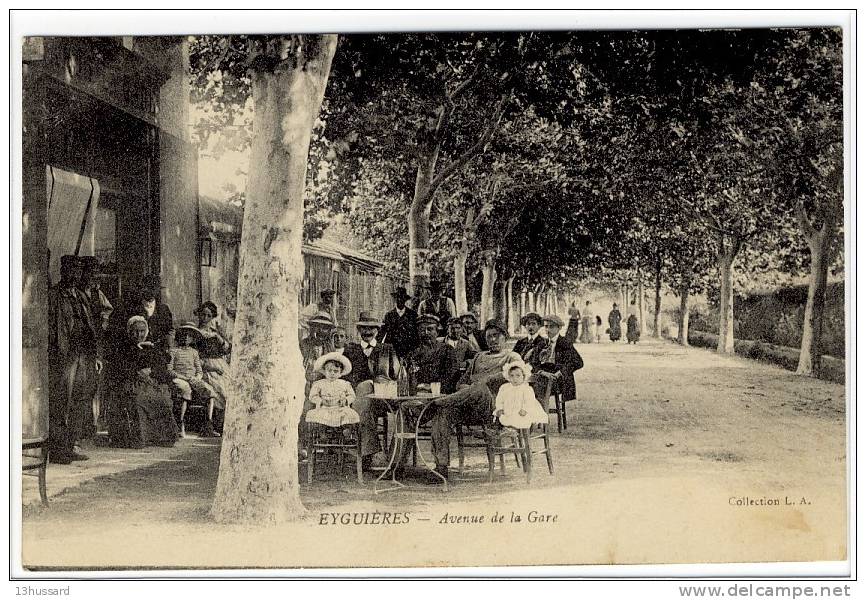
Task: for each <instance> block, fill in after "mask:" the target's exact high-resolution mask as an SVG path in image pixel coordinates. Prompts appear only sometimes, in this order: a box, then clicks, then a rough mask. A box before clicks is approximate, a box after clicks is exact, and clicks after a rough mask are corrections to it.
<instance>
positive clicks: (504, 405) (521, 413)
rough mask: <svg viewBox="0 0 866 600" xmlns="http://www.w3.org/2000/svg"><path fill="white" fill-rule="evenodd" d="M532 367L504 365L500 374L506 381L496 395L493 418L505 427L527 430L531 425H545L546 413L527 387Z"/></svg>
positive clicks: (530, 387) (514, 364) (519, 363)
mask: <svg viewBox="0 0 866 600" xmlns="http://www.w3.org/2000/svg"><path fill="white" fill-rule="evenodd" d="M531 373H532V367H531V366H529V365H528V364H526V363H525V362H523V361H522V360H520V361H512V362H509V363H506V364H505V366H503V367H502V374H503V375H505V378H506V379H508V383H503V384H502V386H500V388H499V392H498V393H497V394H496V408H495V410H494V411H493V417H494V418H498V419H499V422H500V423H501V424H502V425H503V426H505V427H513V428H514V429H529V428H530V427H531V426H532V424H533V423H547V419H548V416H547V411H546V410H544V408H542V406H541V404H539V403H538V400H536V399H535V392H534V391H533V390H532V386H530V385H529V382H528V379H529V375H530V374H531Z"/></svg>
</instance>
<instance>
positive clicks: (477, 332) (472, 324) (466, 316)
mask: <svg viewBox="0 0 866 600" xmlns="http://www.w3.org/2000/svg"><path fill="white" fill-rule="evenodd" d="M460 321H462V323H463V335H465V336H466V339H467V340H468V341H469V343H470V344H472V347H473V348H474V349H475V351H476V352H478V351H480V350H487V340H485V339H484V330H483V329H478V318H477V317H476V316H475V315H474V314H472V313H471V312H467V313H463V314H462V315H460Z"/></svg>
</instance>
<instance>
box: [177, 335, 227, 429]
mask: <svg viewBox="0 0 866 600" xmlns="http://www.w3.org/2000/svg"><path fill="white" fill-rule="evenodd" d="M197 333H198V329H197V328H196V327H195V326H194V325H192V324H188V323H184V324H183V325H182V326H181V327H179V328H178V330H177V332H176V333H175V334H172V333H171V332H170V333H169V336H168V342H169V351H168V352H169V355H170V356H171V360H170V361H169V363H168V373H169V375H170V376H171V378H172V380H171V383H172V387H174V389H175V390H176V391H177V393H178V394H179V395H180V397H181V400H182V401H181V405H180V435H181V436H182V437H186V425H185V424H184V417H186V407H187V403H188V402H190V401H192V399H193V394H195V396H196V397H197V398H202V399H206V400H207V422H206V423H205V425H204V429H203V430H202V433H201V435H202V437H219V435H220V434H219V433H217V432H216V431H215V430H214V427H213V409H214V401H215V396H216V392H215V391H214V390H213V388H212V387H211V386H209V385H208V384H206V383H205V382H204V381H203V380H202V377H203V375H204V373H203V371H202V368H201V359H200V358H199V356H198V351H197V350H196V349H195V348H193V347H192V343H193V339H194V337H195V336H196V334H197ZM175 339H176V340H177V344H178V345H175V343H174V342H175Z"/></svg>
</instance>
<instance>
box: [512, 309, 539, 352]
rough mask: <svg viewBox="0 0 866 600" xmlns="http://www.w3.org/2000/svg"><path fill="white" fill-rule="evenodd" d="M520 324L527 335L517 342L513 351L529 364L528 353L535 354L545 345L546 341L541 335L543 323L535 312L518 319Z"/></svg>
mask: <svg viewBox="0 0 866 600" xmlns="http://www.w3.org/2000/svg"><path fill="white" fill-rule="evenodd" d="M520 324H521V325H522V326H523V327H525V328H526V333H527V334H528V335H527V336H526V337H525V338H521V339H519V340H517V343H516V344H514V351H515V352H517V353H518V354H519V355H520V356H522V357H523V360H525V361H526V362H531V356H530V353H533V354H534V353H537V352H538V350H539V348H544V347H545V346H546V345H547V339H546V338H545V337H544V335H542V333H543V332H542V327H543V326H544V321H543V320H542V318H541V315H540V314H538V313H536V312H528V313H526V314H525V315H523V316H522V317H520Z"/></svg>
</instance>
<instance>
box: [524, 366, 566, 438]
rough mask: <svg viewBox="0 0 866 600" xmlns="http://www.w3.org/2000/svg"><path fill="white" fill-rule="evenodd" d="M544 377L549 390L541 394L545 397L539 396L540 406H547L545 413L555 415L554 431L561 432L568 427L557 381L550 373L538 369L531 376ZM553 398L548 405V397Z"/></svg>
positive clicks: (563, 402)
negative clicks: (551, 403) (551, 402)
mask: <svg viewBox="0 0 866 600" xmlns="http://www.w3.org/2000/svg"><path fill="white" fill-rule="evenodd" d="M536 375H537V376H539V377H544V378H546V379H547V380H548V387H549V390H548V391H546V392H545V393H544V394H542V395H543V396H544V397H545V398H546V399H541V398H539V402H541V406H543V407H546V408H547V413H548V414H551V415H556V431H557V433H562V432H563V431H564V430H566V429H568V418H567V417H566V413H565V401H564V400H563V399H562V392H561V391H560V389H559V383H558V382H557V381H556V380H555V379H554V378H553V375H551V374H550V373H545V372H544V371H538V372H537V373H533V375H532V377H536ZM551 397H552V398H553V406H551V405H550V399H551Z"/></svg>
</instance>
